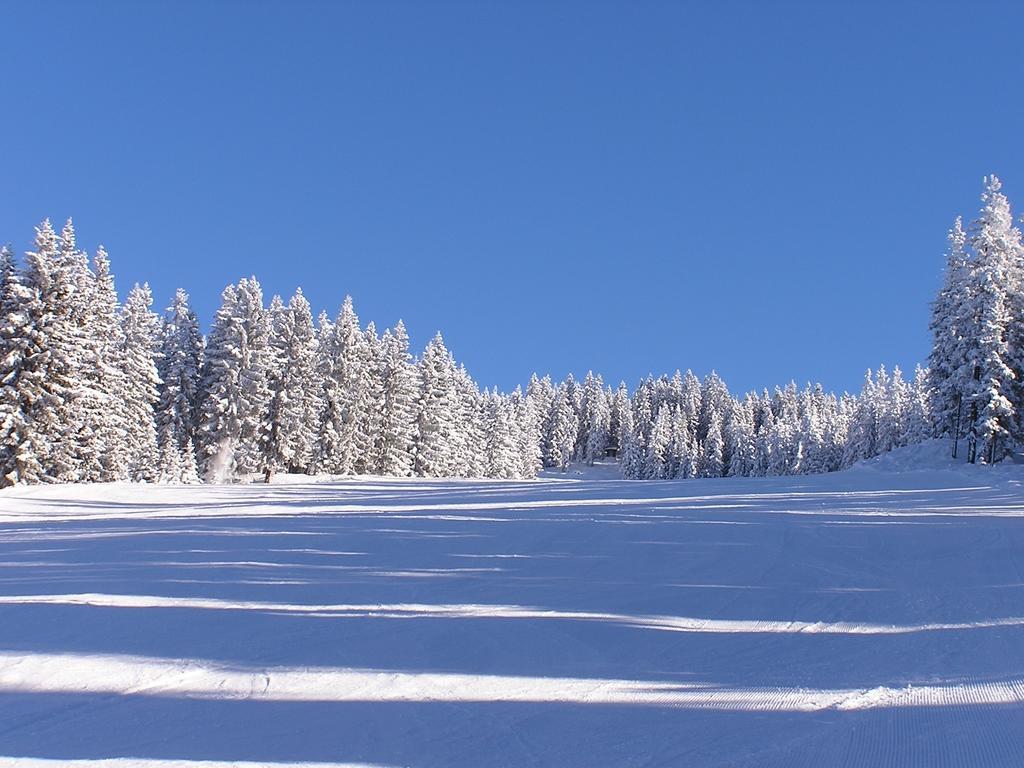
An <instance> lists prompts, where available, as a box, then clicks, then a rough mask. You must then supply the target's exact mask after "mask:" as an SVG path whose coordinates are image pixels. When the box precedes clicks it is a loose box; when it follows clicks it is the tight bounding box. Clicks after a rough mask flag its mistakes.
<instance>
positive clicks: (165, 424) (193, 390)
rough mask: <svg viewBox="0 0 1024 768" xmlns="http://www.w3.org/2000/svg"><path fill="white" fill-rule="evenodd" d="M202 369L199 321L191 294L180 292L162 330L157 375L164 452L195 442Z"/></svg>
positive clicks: (159, 429)
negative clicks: (167, 447)
mask: <svg viewBox="0 0 1024 768" xmlns="http://www.w3.org/2000/svg"><path fill="white" fill-rule="evenodd" d="M202 365H203V336H202V334H201V333H200V331H199V321H198V320H197V319H196V315H195V313H194V312H193V311H192V309H191V308H190V307H189V297H188V294H187V293H185V291H184V290H182V289H181V288H179V289H178V290H177V291H176V292H175V294H174V300H173V301H172V302H171V305H170V306H169V307H168V308H167V311H166V313H165V314H164V318H163V322H162V325H161V328H160V352H159V355H158V358H157V373H158V374H159V376H160V382H161V383H160V386H159V388H158V391H159V399H158V401H157V405H156V422H157V442H158V443H159V444H160V445H161V449H162V446H164V445H165V444H166V443H167V441H168V440H170V442H171V443H173V444H174V445H175V446H177V448H178V450H179V451H184V449H185V444H186V443H187V442H188V441H189V440H194V439H195V434H196V420H197V417H198V405H199V385H200V373H201V371H202Z"/></svg>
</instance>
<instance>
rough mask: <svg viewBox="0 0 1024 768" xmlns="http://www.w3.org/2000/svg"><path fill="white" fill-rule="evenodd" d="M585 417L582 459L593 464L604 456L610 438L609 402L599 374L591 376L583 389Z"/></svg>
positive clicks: (610, 416) (610, 413) (610, 415)
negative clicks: (585, 437) (585, 425)
mask: <svg viewBox="0 0 1024 768" xmlns="http://www.w3.org/2000/svg"><path fill="white" fill-rule="evenodd" d="M584 400H585V402H586V408H585V409H584V412H585V414H586V419H587V422H588V423H587V442H586V444H585V445H584V446H583V457H582V459H583V461H585V462H586V463H587V464H589V465H591V466H593V464H594V462H595V461H597V460H598V459H601V458H604V454H605V451H606V450H607V449H608V444H609V442H610V440H611V418H612V412H611V403H610V402H609V399H608V395H607V393H606V392H605V389H604V382H603V381H602V380H601V376H600V374H598V375H597V376H593V377H591V379H590V381H589V383H588V384H587V386H586V387H585V390H584Z"/></svg>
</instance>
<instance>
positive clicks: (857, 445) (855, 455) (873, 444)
mask: <svg viewBox="0 0 1024 768" xmlns="http://www.w3.org/2000/svg"><path fill="white" fill-rule="evenodd" d="M877 399H878V388H877V386H876V385H875V380H874V373H873V372H872V371H871V370H870V369H868V371H867V373H865V374H864V386H863V387H861V391H860V395H859V396H858V397H857V399H856V400H855V401H854V403H853V410H852V412H851V414H850V426H849V431H848V434H847V439H846V447H845V449H844V451H843V466H847V467H848V466H850V465H851V464H855V463H856V462H858V461H860V460H861V459H868V458H871V457H872V456H875V455H876V454H877V453H878V451H877V444H878V426H877V402H876V401H877Z"/></svg>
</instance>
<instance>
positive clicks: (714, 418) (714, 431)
mask: <svg viewBox="0 0 1024 768" xmlns="http://www.w3.org/2000/svg"><path fill="white" fill-rule="evenodd" d="M704 418H705V419H706V421H707V434H706V435H705V436H704V442H703V443H702V444H701V450H700V460H699V463H698V472H699V473H700V476H701V477H722V475H723V474H724V473H725V467H726V464H725V461H724V458H723V451H724V448H725V441H724V440H723V438H722V417H721V415H720V414H719V413H718V406H717V404H716V403H715V402H714V401H712V404H711V405H710V407H709V408H708V410H707V411H706V413H705V417H704Z"/></svg>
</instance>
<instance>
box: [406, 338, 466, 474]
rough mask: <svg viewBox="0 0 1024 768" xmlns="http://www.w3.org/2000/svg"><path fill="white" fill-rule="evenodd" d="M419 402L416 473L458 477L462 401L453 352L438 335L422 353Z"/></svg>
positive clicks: (417, 410)
mask: <svg viewBox="0 0 1024 768" xmlns="http://www.w3.org/2000/svg"><path fill="white" fill-rule="evenodd" d="M418 368H419V377H418V378H419V384H420V391H419V395H418V397H417V401H416V453H415V465H414V466H415V473H416V474H417V475H419V476H421V477H454V476H456V475H457V474H458V467H457V466H456V462H457V460H458V458H459V457H458V456H457V455H456V452H457V447H458V443H457V439H456V434H455V433H456V430H457V429H458V428H459V425H458V418H459V413H460V410H461V401H460V398H459V392H458V389H457V386H456V382H455V376H456V372H457V371H456V368H455V361H454V360H453V359H452V356H451V353H449V352H448V349H447V348H446V347H445V345H444V339H443V338H441V334H440V333H438V334H437V335H436V336H434V338H433V339H432V340H431V341H430V343H429V344H427V347H426V349H425V350H423V356H422V357H421V358H420V361H419V364H418Z"/></svg>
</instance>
